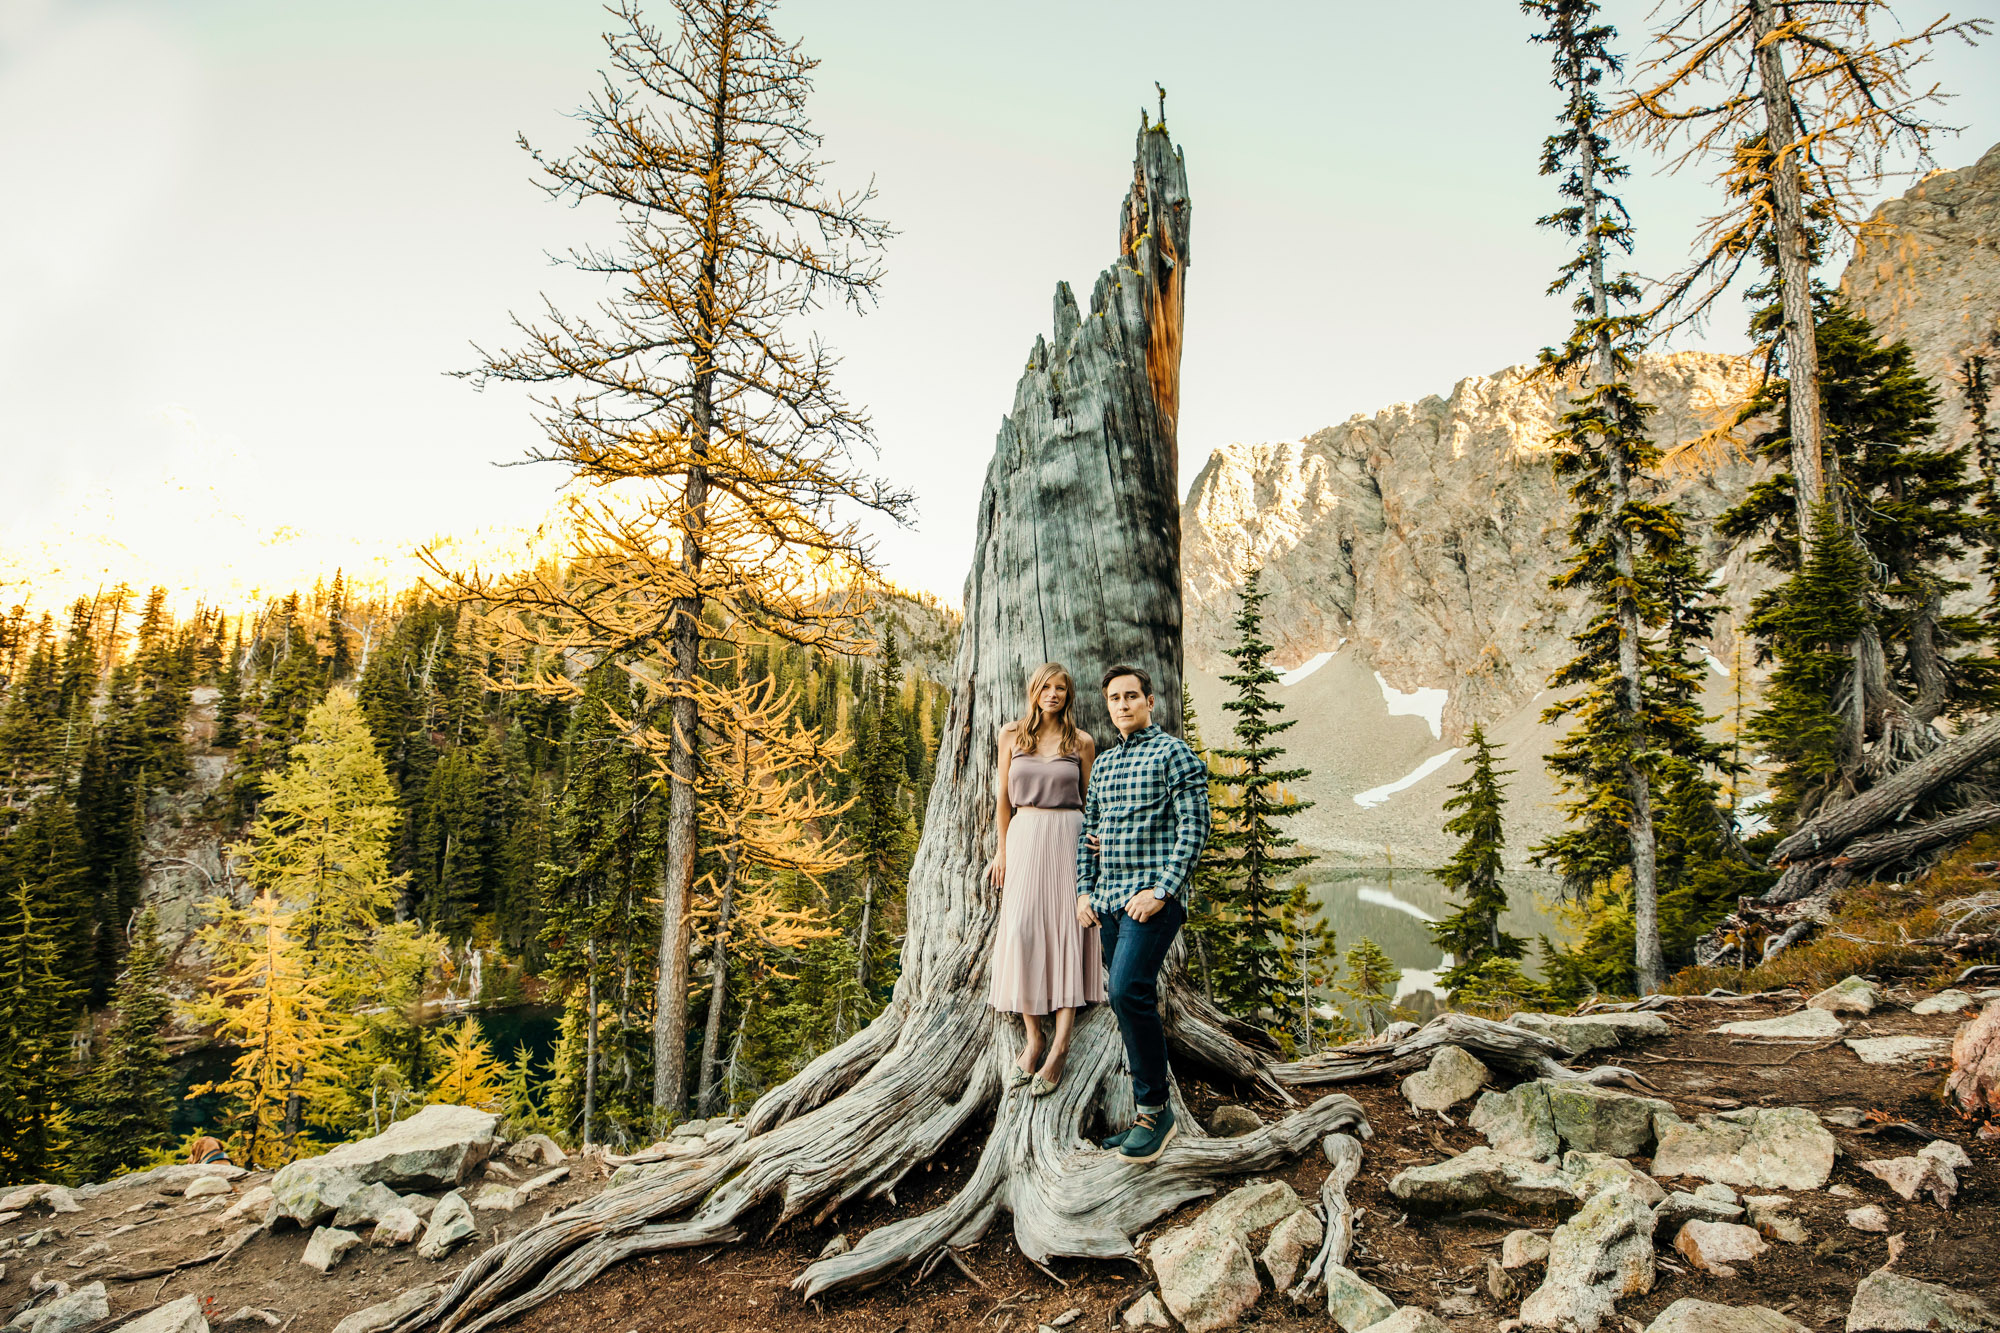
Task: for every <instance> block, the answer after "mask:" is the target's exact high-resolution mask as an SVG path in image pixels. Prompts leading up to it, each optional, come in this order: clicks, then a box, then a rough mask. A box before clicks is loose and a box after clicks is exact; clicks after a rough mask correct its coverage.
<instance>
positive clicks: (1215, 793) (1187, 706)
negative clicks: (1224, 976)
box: [1181, 680, 1230, 1004]
mask: <svg viewBox="0 0 2000 1333" xmlns="http://www.w3.org/2000/svg"><path fill="white" fill-rule="evenodd" d="M1181 738H1182V739H1183V740H1185V741H1186V742H1187V743H1188V745H1189V746H1190V747H1191V748H1192V749H1193V750H1194V752H1195V753H1196V754H1198V755H1200V756H1201V762H1202V764H1203V765H1204V766H1205V767H1206V768H1207V769H1208V771H1209V775H1210V781H1209V784H1208V806H1209V810H1210V812H1211V816H1210V817H1211V819H1212V821H1213V822H1214V823H1217V824H1220V823H1221V822H1223V820H1225V819H1226V818H1227V817H1228V815H1227V811H1226V808H1225V807H1226V806H1227V805H1228V803H1229V794H1228V792H1227V791H1226V790H1225V789H1224V788H1223V787H1222V786H1221V785H1220V784H1219V783H1217V782H1215V781H1214V774H1215V769H1216V764H1215V758H1214V756H1213V755H1211V754H1210V753H1209V751H1208V747H1207V746H1205V745H1203V744H1202V740H1201V720H1200V719H1199V718H1198V717H1196V716H1195V709H1194V694H1193V692H1192V691H1190V690H1189V689H1188V686H1187V682H1186V681H1185V680H1183V681H1182V682H1181ZM1229 860H1230V855H1229V853H1228V852H1226V851H1224V850H1222V849H1220V848H1218V847H1216V846H1214V845H1213V844H1212V843H1209V844H1204V845H1203V847H1202V849H1201V859H1200V860H1199V861H1197V862H1196V863H1195V869H1194V874H1193V875H1192V876H1191V877H1190V879H1189V882H1188V901H1187V909H1188V918H1187V924H1186V925H1185V926H1183V927H1182V928H1181V929H1182V930H1183V931H1185V932H1186V934H1187V936H1188V940H1189V945H1190V948H1191V949H1192V951H1193V953H1194V970H1195V974H1196V975H1197V976H1198V977H1200V978H1201V989H1202V994H1203V995H1205V996H1206V997H1207V998H1208V1001H1209V1003H1211V1004H1213V1003H1214V1002H1215V964H1214V951H1215V948H1216V937H1217V936H1218V935H1221V934H1225V933H1227V931H1228V929H1229V925H1230V923H1228V922H1226V921H1224V920H1223V919H1222V917H1221V914H1220V912H1219V911H1218V909H1217V905H1218V904H1219V903H1220V902H1221V901H1222V898H1221V896H1220V895H1221V893H1222V892H1223V891H1224V890H1225V888H1226V885H1225V883H1224V876H1225V875H1227V873H1228V869H1229V866H1228V862H1229Z"/></svg>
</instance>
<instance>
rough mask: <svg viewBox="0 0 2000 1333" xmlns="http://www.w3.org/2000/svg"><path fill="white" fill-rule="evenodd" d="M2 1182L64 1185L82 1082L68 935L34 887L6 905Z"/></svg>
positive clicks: (0, 976)
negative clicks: (74, 1053) (65, 958)
mask: <svg viewBox="0 0 2000 1333" xmlns="http://www.w3.org/2000/svg"><path fill="white" fill-rule="evenodd" d="M0 904H4V908H5V916H4V919H0V1125H5V1126H6V1127H7V1132H6V1133H5V1134H0V1182H4V1183H5V1184H9V1185H24V1184H32V1183H35V1182H37V1181H59V1180H62V1179H64V1178H66V1177H65V1174H64V1171H63V1166H62V1163H63V1161H64V1159H65V1157H66V1156H67V1155H68V1149H69V1134H70V1124H69V1108H70V1107H71V1105H72V1104H73V1102H74V1092H75V1081H76V1075H75V1070H74V1068H73V1060H72V1057H71V1055H70V1030H71V1024H72V1022H73V1021H74V1015H75V1012H76V1009H77V1006H78V1003H79V1001H80V999H81V995H80V993H79V990H78V987H77V986H76V984H75V983H74V982H73V981H71V980H70V979H69V978H70V977H71V975H73V974H71V973H70V972H68V971H67V970H66V969H65V968H64V966H63V962H62V934H61V932H60V931H59V930H58V929H57V928H56V925H55V923H54V922H52V921H50V920H48V919H47V918H45V917H44V916H43V915H42V912H41V905H40V903H39V902H38V901H37V899H36V897H35V895H34V894H33V893H31V892H30V891H29V889H28V886H27V885H26V884H24V883H22V882H21V881H19V880H15V881H13V883H12V884H11V886H10V887H8V889H7V891H6V896H5V897H4V898H0Z"/></svg>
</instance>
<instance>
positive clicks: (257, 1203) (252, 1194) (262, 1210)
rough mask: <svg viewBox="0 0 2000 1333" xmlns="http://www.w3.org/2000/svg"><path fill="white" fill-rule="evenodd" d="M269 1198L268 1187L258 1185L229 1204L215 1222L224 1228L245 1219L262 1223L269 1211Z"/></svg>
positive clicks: (269, 1188)
mask: <svg viewBox="0 0 2000 1333" xmlns="http://www.w3.org/2000/svg"><path fill="white" fill-rule="evenodd" d="M271 1197H272V1196H271V1187H270V1186H269V1185H258V1186H257V1187H255V1188H254V1189H250V1190H246V1191H244V1194H243V1197H242V1198H240V1199H238V1200H237V1201H236V1202H235V1203H232V1204H230V1205H229V1208H228V1210H227V1211H225V1212H224V1213H223V1214H222V1216H221V1217H219V1218H217V1219H216V1221H218V1222H220V1223H222V1224H223V1225H224V1226H228V1225H229V1224H230V1223H231V1222H238V1221H243V1220H246V1219H247V1220H250V1221H255V1222H262V1221H263V1220H264V1218H265V1216H266V1215H267V1214H269V1213H270V1211H271Z"/></svg>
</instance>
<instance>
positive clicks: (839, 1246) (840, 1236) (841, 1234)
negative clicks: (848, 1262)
mask: <svg viewBox="0 0 2000 1333" xmlns="http://www.w3.org/2000/svg"><path fill="white" fill-rule="evenodd" d="M853 1248H854V1247H853V1246H852V1245H851V1244H849V1243H848V1240H847V1233H846V1232H845V1231H836V1232H835V1233H834V1236H833V1239H832V1240H830V1241H828V1242H827V1243H826V1244H825V1245H824V1246H822V1247H821V1249H820V1252H819V1257H820V1258H822V1259H831V1258H833V1256H835V1255H836V1254H846V1253H847V1252H848V1251H849V1250H851V1249H853Z"/></svg>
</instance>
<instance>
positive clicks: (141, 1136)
mask: <svg viewBox="0 0 2000 1333" xmlns="http://www.w3.org/2000/svg"><path fill="white" fill-rule="evenodd" d="M166 961H167V960H166V950H165V949H164V948H162V947H161V945H160V938H159V916H158V914H157V913H156V912H155V911H154V910H153V909H152V908H151V907H148V908H147V909H146V910H145V911H144V912H142V913H140V915H139V920H138V923H137V925H136V926H135V927H134V929H133V936H132V946H131V948H130V949H129V950H127V952H126V955H125V974H124V976H122V977H120V978H119V981H118V994H117V998H116V999H115V1000H114V1001H113V1003H114V1005H115V1007H116V1009H117V1012H118V1018H117V1021H116V1022H115V1023H114V1024H113V1025H112V1027H111V1032H110V1034H109V1036H108V1037H107V1038H106V1043H105V1048H104V1053H103V1054H102V1055H101V1056H99V1057H98V1060H97V1063H96V1064H95V1065H94V1066H92V1067H91V1070H90V1074H89V1076H88V1077H87V1078H85V1079H84V1081H83V1085H82V1088H81V1095H79V1096H78V1097H77V1100H76V1107H75V1110H74V1111H73V1112H72V1114H71V1126H72V1129H73V1131H74V1133H75V1143H74V1146H73V1147H72V1148H71V1150H70V1160H71V1161H72V1163H74V1173H75V1175H76V1176H77V1177H78V1178H80V1179H83V1180H106V1179H109V1178H110V1177H111V1176H113V1175H115V1174H116V1173H118V1172H120V1171H124V1170H128V1169H130V1168H132V1167H134V1166H138V1165H140V1164H142V1163H144V1162H146V1161H148V1160H149V1159H150V1158H152V1157H153V1156H154V1155H155V1154H157V1153H159V1152H160V1151H161V1150H163V1149H165V1148H166V1147H168V1146H169V1145H170V1144H171V1143H172V1141H173V1114H174V1104H173V1084H174V1071H173V1066H172V1065H171V1064H169V1063H168V1060H167V1051H166V1043H165V1040H164V1038H165V1035H166V1024H167V1019H168V1018H169V1017H170V1016H171V1014H172V1009H173V1004H172V1001H171V1000H169V999H168V997H167V992H166V985H165V977H164V973H165V971H166Z"/></svg>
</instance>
